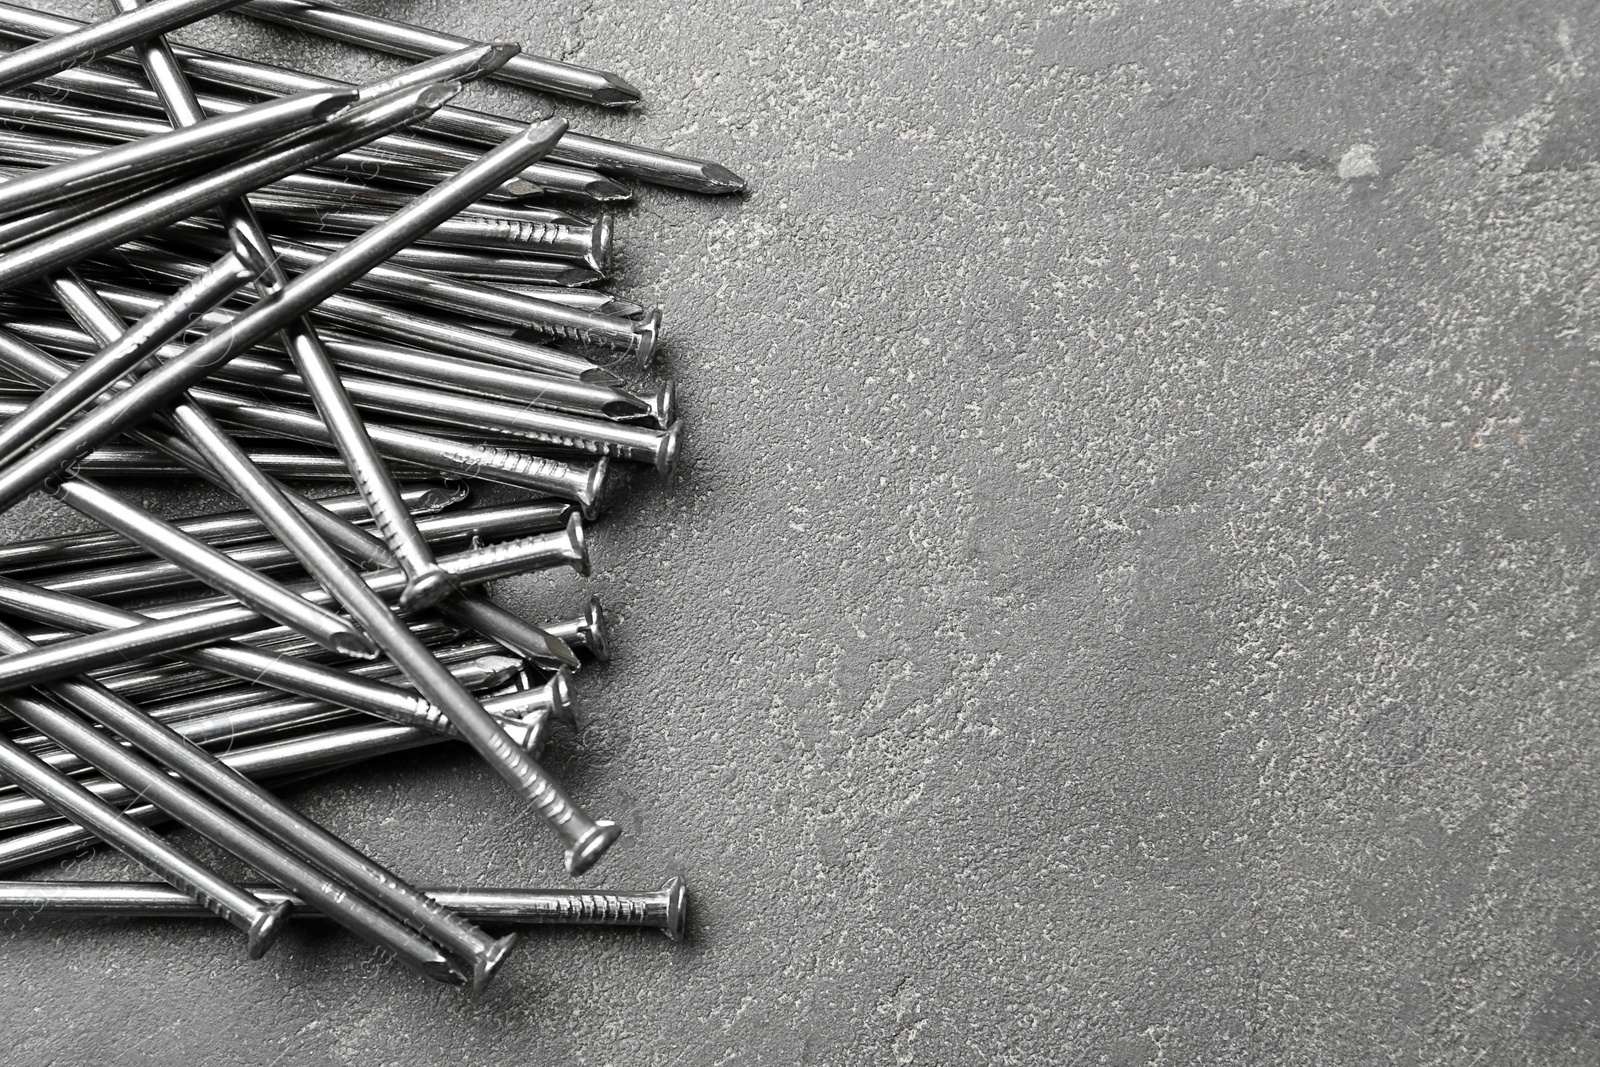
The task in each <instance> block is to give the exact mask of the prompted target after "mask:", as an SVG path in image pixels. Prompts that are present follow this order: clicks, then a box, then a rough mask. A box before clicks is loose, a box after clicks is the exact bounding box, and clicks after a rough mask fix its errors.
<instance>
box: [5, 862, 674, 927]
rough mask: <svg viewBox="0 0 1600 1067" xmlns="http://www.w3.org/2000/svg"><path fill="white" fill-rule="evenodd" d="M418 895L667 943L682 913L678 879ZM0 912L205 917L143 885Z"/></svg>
mask: <svg viewBox="0 0 1600 1067" xmlns="http://www.w3.org/2000/svg"><path fill="white" fill-rule="evenodd" d="M245 888H246V889H247V890H248V891H249V892H251V893H253V894H254V895H256V896H259V897H260V898H261V899H262V900H265V901H269V902H272V903H280V902H281V903H285V904H288V905H289V907H290V908H291V911H290V914H291V915H292V916H293V917H294V918H297V919H298V918H312V917H314V916H315V915H316V914H317V912H316V909H314V908H309V907H307V906H306V905H304V904H302V903H301V902H300V901H299V900H297V899H296V898H295V897H293V896H292V895H291V894H289V893H286V892H284V891H283V890H281V889H278V888H276V887H275V886H267V885H262V886H255V885H252V886H246V887H245ZM423 892H425V893H427V894H428V895H429V896H431V897H433V898H434V899H435V900H437V901H438V902H439V903H440V904H443V905H444V906H445V907H447V908H449V909H451V910H452V911H455V912H459V913H460V914H461V915H463V916H465V917H466V918H469V919H472V920H473V921H475V922H481V923H495V924H502V923H503V924H506V925H519V926H520V925H530V926H531V925H543V924H546V923H561V924H567V923H573V924H584V925H596V926H627V927H644V928H649V929H656V930H660V931H661V932H662V933H663V934H665V935H666V936H667V937H669V938H671V939H672V940H674V941H681V940H682V939H683V933H684V926H685V920H686V917H687V910H688V909H687V903H688V900H687V892H686V890H685V888H684V884H683V879H681V878H678V877H676V876H674V877H672V878H669V879H667V881H666V882H665V883H664V884H663V885H662V886H661V888H660V889H653V890H645V891H626V890H622V891H619V890H609V891H606V892H584V891H581V890H573V889H498V888H496V889H490V888H483V889H461V888H456V887H453V886H438V887H431V886H430V887H427V888H425V889H424V890H423ZM5 909H12V910H14V911H16V912H18V913H21V914H26V915H66V916H74V917H80V918H141V919H143V918H173V919H177V918H194V917H198V916H202V915H205V914H206V911H205V910H204V909H203V908H200V907H198V906H197V905H195V904H194V902H193V901H191V900H190V899H189V898H188V897H186V896H184V895H183V894H182V893H179V892H176V891H174V890H172V889H170V888H168V887H167V886H164V885H160V884H155V883H149V882H143V883H141V882H64V881H44V882H0V910H5Z"/></svg>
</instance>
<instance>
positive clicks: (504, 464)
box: [0, 332, 608, 518]
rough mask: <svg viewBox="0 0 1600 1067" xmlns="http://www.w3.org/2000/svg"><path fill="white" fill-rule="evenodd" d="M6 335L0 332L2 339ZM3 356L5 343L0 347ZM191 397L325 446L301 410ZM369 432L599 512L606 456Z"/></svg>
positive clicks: (208, 394)
mask: <svg viewBox="0 0 1600 1067" xmlns="http://www.w3.org/2000/svg"><path fill="white" fill-rule="evenodd" d="M3 337H4V334H3V332H0V340H3ZM0 355H3V344H0ZM194 393H195V396H196V397H197V398H199V399H200V400H201V401H202V402H203V403H205V405H206V406H207V408H208V409H210V410H211V411H213V412H215V413H216V415H217V417H218V418H219V419H221V420H222V421H223V422H225V423H228V424H230V425H233V426H237V427H241V428H244V429H249V430H254V431H258V432H261V433H268V434H272V435H274V436H278V437H286V438H289V439H290V440H295V441H306V442H310V443H313V444H324V443H326V442H327V440H328V437H327V428H326V427H325V426H323V425H322V422H321V420H319V419H318V418H317V417H316V416H314V415H310V414H307V413H305V412H303V411H296V410H294V409H291V408H288V407H283V406H281V405H275V404H273V405H269V404H262V403H259V402H251V401H248V400H244V399H241V398H239V397H237V396H234V395H231V394H227V393H222V392H219V391H217V390H210V389H205V390H201V389H196V390H194ZM367 432H368V433H370V434H372V439H373V441H374V442H376V444H377V445H378V448H379V450H380V451H382V453H383V454H384V455H385V456H387V457H389V458H390V459H394V460H405V461H408V462H412V463H416V464H419V465H421V466H425V467H428V468H430V469H433V470H436V471H440V472H443V473H446V474H451V475H456V476H459V477H462V478H481V479H484V480H486V481H491V482H499V483H501V484H503V485H512V486H517V487H518V488H523V489H533V490H536V491H538V492H542V493H551V494H554V495H556V496H560V497H564V498H566V499H568V500H574V501H577V503H578V504H579V506H580V507H581V508H582V509H583V513H584V516H585V517H586V518H592V517H593V516H594V515H595V514H596V513H597V512H598V510H599V509H600V506H601V501H602V498H603V492H604V487H605V484H606V474H607V471H608V467H607V463H608V461H607V460H606V458H605V457H601V458H600V460H599V461H598V462H596V463H594V464H593V465H585V464H580V463H570V462H565V461H562V460H558V459H551V458H549V457H545V456H536V455H532V454H530V453H527V452H522V451H518V450H514V449H509V448H505V447H502V446H500V445H498V444H491V443H478V442H468V441H459V440H456V439H454V438H450V437H443V436H438V435H434V434H426V433H422V432H419V431H416V430H412V429H406V428H402V427H396V426H389V425H386V424H382V423H373V422H369V423H367Z"/></svg>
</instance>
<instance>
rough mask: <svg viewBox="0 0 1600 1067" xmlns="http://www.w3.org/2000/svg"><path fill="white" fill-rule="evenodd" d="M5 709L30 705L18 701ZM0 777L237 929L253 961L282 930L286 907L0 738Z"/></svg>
mask: <svg viewBox="0 0 1600 1067" xmlns="http://www.w3.org/2000/svg"><path fill="white" fill-rule="evenodd" d="M3 703H5V704H6V705H7V706H12V707H14V706H15V705H20V704H25V703H32V704H41V703H42V702H39V701H27V700H24V699H23V698H19V697H11V698H8V699H6V700H4V701H3ZM0 774H3V775H4V776H5V777H6V778H8V779H10V780H11V781H13V782H15V783H16V784H17V785H20V786H21V787H22V788H23V789H25V790H27V791H28V792H29V793H31V794H32V795H33V796H35V797H37V798H39V799H40V800H41V801H43V802H44V803H46V804H48V805H49V806H50V807H51V808H52V809H54V810H55V811H57V812H59V813H60V814H61V815H62V816H63V817H65V818H66V819H68V820H70V821H71V822H73V823H75V824H77V825H78V826H80V827H82V828H84V829H85V830H87V831H89V832H91V833H93V834H94V835H95V836H96V837H98V838H100V839H101V840H103V841H105V842H106V843H108V844H110V845H113V846H114V847H116V848H117V849H118V850H119V851H121V852H124V853H126V854H127V855H128V856H130V857H132V858H133V859H134V860H137V861H138V862H139V863H140V864H142V865H143V866H145V867H147V868H149V869H150V870H151V871H153V872H154V873H156V874H158V875H160V876H161V877H162V878H163V879H164V880H166V881H167V882H168V883H170V884H171V885H173V886H174V887H176V888H177V889H178V890H179V891H180V892H181V893H182V895H184V896H185V898H186V899H192V900H194V901H195V902H197V903H198V904H199V905H200V906H202V907H204V908H205V910H207V911H209V912H211V913H212V914H214V915H218V916H220V917H221V918H223V919H226V920H227V921H228V922H230V923H232V924H233V925H234V926H236V927H238V928H239V929H240V930H243V931H244V932H245V933H246V935H248V937H249V949H248V951H249V955H250V958H251V959H258V958H259V957H260V956H261V955H263V954H264V953H265V952H266V950H267V949H268V948H270V947H271V946H272V942H273V941H274V940H275V939H276V937H277V935H278V934H279V933H280V932H281V931H282V925H283V920H284V919H286V918H287V917H288V912H289V909H288V908H286V907H284V902H282V901H278V902H276V903H273V904H267V903H265V902H263V901H261V900H260V899H259V898H257V897H254V896H252V895H251V894H250V893H248V892H246V891H245V890H243V889H240V888H239V887H238V886H236V885H234V884H233V883H232V882H229V881H228V880H227V879H225V878H223V877H222V876H221V875H219V874H217V873H216V872H215V871H213V870H211V869H210V868H209V867H206V866H205V865H203V864H201V863H200V862H199V861H197V860H195V859H194V858H193V857H191V856H189V855H187V854H186V853H184V852H182V851H180V850H179V849H178V848H176V847H175V846H173V845H172V844H170V843H168V842H167V841H166V840H165V839H163V838H162V837H160V836H159V835H157V834H154V833H152V832H151V831H149V830H147V829H145V828H144V827H143V826H140V825H139V824H138V823H135V822H131V821H129V820H127V819H124V818H123V817H122V813H121V812H119V811H118V810H117V809H116V808H113V807H111V806H110V805H109V804H107V803H106V802H105V801H103V800H101V799H100V798H98V797H96V796H95V795H94V794H93V793H91V792H89V791H88V790H87V789H85V788H84V787H83V786H82V785H80V784H79V783H77V782H76V781H74V780H73V779H71V778H68V777H67V776H66V775H63V774H61V773H60V772H58V771H55V770H52V769H51V768H50V767H48V766H46V765H45V764H43V763H41V762H40V761H39V760H38V759H36V758H35V757H33V756H30V755H29V754H28V753H27V752H25V751H23V750H22V749H20V748H18V747H17V746H15V745H13V744H11V743H10V742H9V741H6V740H4V739H0Z"/></svg>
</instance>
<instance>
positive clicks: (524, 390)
mask: <svg viewBox="0 0 1600 1067" xmlns="http://www.w3.org/2000/svg"><path fill="white" fill-rule="evenodd" d="M99 295H100V296H101V297H103V298H104V299H105V300H106V301H107V302H108V303H109V304H110V305H112V306H114V307H115V308H116V309H117V310H118V311H120V312H122V313H123V314H142V313H144V312H145V311H146V309H149V308H154V307H159V306H160V305H159V302H158V300H157V299H156V298H155V297H153V296H149V295H147V294H143V293H136V292H132V291H130V290H126V289H118V288H115V287H112V286H101V287H99ZM229 318H230V316H228V315H227V314H226V313H223V312H211V313H207V314H202V315H199V316H196V318H195V320H194V323H193V325H194V328H195V329H196V330H197V331H203V330H204V329H206V328H217V327H221V326H222V325H224V324H226V323H227V322H228V321H229ZM13 329H15V330H16V331H17V332H18V333H20V334H22V335H23V336H25V337H27V338H28V339H29V340H31V341H34V342H36V343H40V344H42V345H44V346H45V347H46V348H48V349H50V350H52V351H60V350H61V349H62V348H63V347H66V348H68V349H69V350H70V348H71V347H72V346H74V344H76V346H77V347H79V348H82V347H84V344H83V342H81V341H76V342H75V339H74V338H73V337H72V336H71V335H70V333H67V334H63V332H62V331H61V330H60V329H59V328H57V327H53V326H51V325H49V324H47V323H29V322H19V323H15V324H14V325H13ZM323 344H324V346H325V347H326V349H327V352H328V354H329V355H330V356H331V357H332V358H333V361H334V362H335V363H336V364H338V365H339V366H342V367H345V368H347V369H351V368H353V369H356V370H365V371H370V372H372V373H375V374H377V375H380V376H381V377H382V378H384V379H395V380H397V381H400V382H404V383H406V385H405V386H404V388H405V389H406V390H407V391H408V393H412V394H414V395H416V396H417V397H418V401H417V403H418V404H419V405H422V406H423V407H427V406H429V404H430V401H429V400H428V399H427V397H429V396H431V395H432V393H433V392H434V390H436V389H439V388H444V389H449V390H451V391H453V392H459V393H464V394H466V395H468V396H473V397H488V398H495V399H500V400H510V401H519V402H523V403H531V404H534V405H537V406H539V407H547V408H554V409H557V410H562V411H570V412H577V413H581V414H586V415H601V416H604V417H606V418H610V419H628V418H635V417H638V416H651V417H653V418H656V419H658V420H660V419H661V418H662V416H663V415H665V414H669V411H668V410H666V409H664V408H663V404H667V405H670V402H671V392H670V389H669V388H668V387H662V388H661V389H659V390H658V391H657V392H656V394H654V395H653V396H652V397H648V398H647V397H643V396H639V395H637V394H635V393H632V392H628V391H626V390H623V389H620V388H617V387H614V386H610V385H601V384H597V383H592V382H586V381H582V380H579V379H573V378H567V377H564V376H555V375H550V374H541V373H538V372H533V371H522V370H514V369H512V368H509V367H504V366H501V365H494V364H485V363H482V362H479V361H476V360H470V359H461V358H457V357H454V356H448V355H443V354H434V353H426V352H423V351H421V350H418V349H414V348H409V347H405V346H400V345H394V344H387V343H384V342H381V341H369V340H365V339H362V338H360V337H356V336H353V335H348V334H343V333H338V332H334V333H330V334H328V335H327V336H325V337H324V338H323ZM270 347H272V348H273V349H275V350H278V349H281V347H282V346H281V345H279V344H276V343H274V344H272V345H271V346H270ZM175 351H176V350H173V349H169V350H165V354H174V353H175ZM218 380H219V381H221V380H230V381H249V382H252V383H254V384H258V385H263V386H271V387H274V388H276V389H277V390H278V391H280V392H285V393H286V399H290V400H294V399H297V398H298V397H300V396H303V395H304V393H305V385H304V383H303V382H302V380H301V379H300V378H299V377H298V376H296V375H293V374H291V373H290V372H289V371H288V370H287V368H285V367H284V366H283V364H282V363H281V362H275V361H273V360H272V359H270V358H267V357H265V356H241V357H238V358H236V359H234V360H233V361H232V362H231V363H230V364H229V366H228V367H227V368H226V369H224V370H223V371H221V372H219V374H218ZM372 381H373V379H371V378H367V377H363V376H359V375H349V376H346V377H345V378H344V384H345V388H346V389H347V390H348V391H349V392H350V395H351V396H352V398H353V399H354V400H355V401H356V403H357V405H358V406H359V405H360V404H361V401H362V399H363V396H364V395H365V394H364V392H363V391H364V390H365V389H366V388H367V385H368V384H369V383H370V382H372ZM382 395H384V396H386V397H387V396H391V394H389V393H384V394H382ZM401 414H404V412H402V413H401ZM667 421H668V422H670V421H671V420H670V418H669V419H667Z"/></svg>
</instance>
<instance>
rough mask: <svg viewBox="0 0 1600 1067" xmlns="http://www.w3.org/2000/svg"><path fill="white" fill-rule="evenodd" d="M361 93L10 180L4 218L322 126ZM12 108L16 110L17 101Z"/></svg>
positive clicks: (282, 108) (246, 114) (2, 187)
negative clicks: (308, 128)
mask: <svg viewBox="0 0 1600 1067" xmlns="http://www.w3.org/2000/svg"><path fill="white" fill-rule="evenodd" d="M0 65H3V61H0ZM355 95H356V94H355V93H354V92H353V91H351V90H348V89H344V90H334V89H325V90H321V91H319V92H315V93H302V94H300V95H297V96H292V97H287V98H283V99H280V100H275V101H271V102H269V103H265V104H257V105H256V106H255V107H252V108H249V109H247V110H244V111H238V112H235V113H234V114H232V115H219V116H217V117H215V118H211V119H207V120H206V121H205V122H201V123H197V124H195V125H193V126H189V127H186V128H183V129H177V130H168V131H167V132H166V133H164V134H157V135H155V136H151V137H144V138H141V139H139V140H136V141H127V142H124V143H123V144H120V145H116V146H114V147H111V148H105V149H103V150H99V151H96V152H94V153H93V154H92V155H90V156H88V157H87V158H84V159H80V160H76V161H74V162H70V163H60V164H57V165H56V166H53V167H46V168H44V169H43V170H40V171H36V172H34V173H32V174H29V175H27V176H26V177H21V178H12V179H9V180H7V181H6V182H5V183H4V184H0V218H10V217H13V216H16V215H21V214H24V213H26V212H28V211H33V210H37V209H39V208H41V207H46V206H49V205H52V204H56V203H59V202H61V201H63V200H69V199H72V198H75V197H78V196H82V195H85V194H88V193H95V192H99V191H101V190H102V189H107V188H112V187H115V186H117V185H120V184H123V183H124V182H126V181H127V178H128V176H129V175H138V176H139V177H140V179H141V180H146V179H148V178H149V177H150V176H151V175H155V174H161V173H163V172H166V171H171V170H176V169H179V168H188V167H192V166H194V165H196V164H198V163H201V162H202V161H205V160H210V159H214V158H215V157H217V156H221V155H225V154H229V153H235V152H240V151H248V150H253V149H255V148H256V147H257V146H259V145H262V144H265V143H266V142H268V141H271V140H273V139H274V138H277V137H280V136H282V135H284V134H286V133H289V132H292V131H295V130H298V129H304V128H306V127H313V126H315V125H317V124H318V123H320V122H321V121H322V120H324V119H326V118H327V117H329V116H330V115H333V114H335V113H336V112H338V111H340V110H343V109H344V108H346V107H348V106H350V104H351V102H352V101H354V100H355ZM0 99H10V98H0ZM12 110H13V112H14V111H15V110H16V107H15V105H14V106H13V108H12ZM0 113H4V112H3V111H0Z"/></svg>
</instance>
